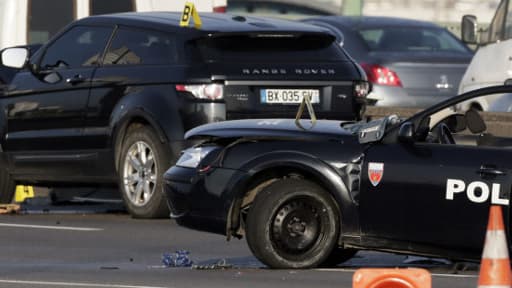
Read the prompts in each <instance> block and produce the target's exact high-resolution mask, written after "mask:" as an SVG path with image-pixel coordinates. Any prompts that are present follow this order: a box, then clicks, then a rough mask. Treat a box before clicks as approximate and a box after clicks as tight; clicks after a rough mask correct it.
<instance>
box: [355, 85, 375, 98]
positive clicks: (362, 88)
mask: <svg viewBox="0 0 512 288" xmlns="http://www.w3.org/2000/svg"><path fill="white" fill-rule="evenodd" d="M370 89H371V88H370V83H368V82H366V81H365V82H359V83H356V84H355V85H354V94H355V95H356V97H357V98H366V96H368V94H369V93H370Z"/></svg>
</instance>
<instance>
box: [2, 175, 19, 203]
mask: <svg viewBox="0 0 512 288" xmlns="http://www.w3.org/2000/svg"><path fill="white" fill-rule="evenodd" d="M0 189H1V190H0V203H5V204H8V203H11V202H12V197H13V196H14V192H15V190H16V185H15V183H14V180H12V177H11V175H10V174H9V172H7V170H5V169H0Z"/></svg>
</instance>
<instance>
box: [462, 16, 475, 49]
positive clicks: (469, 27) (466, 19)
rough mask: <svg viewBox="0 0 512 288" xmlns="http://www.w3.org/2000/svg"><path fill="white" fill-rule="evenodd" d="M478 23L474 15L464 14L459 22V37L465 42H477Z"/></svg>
mask: <svg viewBox="0 0 512 288" xmlns="http://www.w3.org/2000/svg"><path fill="white" fill-rule="evenodd" d="M477 34H478V24H477V20H476V16H475V15H464V16H463V17H462V23H461V38H462V41H463V42H465V43H467V44H478V39H477V38H478V37H477V36H478V35H477Z"/></svg>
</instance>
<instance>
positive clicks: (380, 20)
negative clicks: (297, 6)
mask: <svg viewBox="0 0 512 288" xmlns="http://www.w3.org/2000/svg"><path fill="white" fill-rule="evenodd" d="M304 20H305V21H311V20H313V21H323V22H329V23H338V24H342V25H345V26H350V27H354V28H356V27H357V28H371V27H382V26H407V27H431V28H435V27H437V28H439V26H438V25H436V24H434V23H432V22H428V21H421V20H413V19H407V18H397V17H383V16H322V17H312V18H307V19H304Z"/></svg>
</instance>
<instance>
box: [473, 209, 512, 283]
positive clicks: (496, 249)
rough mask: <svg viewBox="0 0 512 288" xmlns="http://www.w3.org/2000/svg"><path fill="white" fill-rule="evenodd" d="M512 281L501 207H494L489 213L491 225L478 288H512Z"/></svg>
mask: <svg viewBox="0 0 512 288" xmlns="http://www.w3.org/2000/svg"><path fill="white" fill-rule="evenodd" d="M511 279H512V277H511V273H510V260H509V256H508V244H507V236H506V234H505V228H504V225H503V214H502V212H501V206H496V205H493V206H491V209H490V211H489V224H488V225H487V234H486V235H485V243H484V252H483V253H482V262H481V263H480V276H479V277H478V287H479V288H484V287H485V288H493V287H496V288H498V287H499V288H510V284H511V283H510V281H511Z"/></svg>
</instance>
